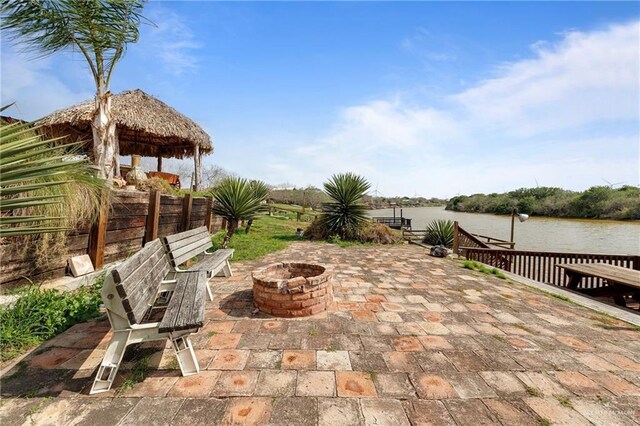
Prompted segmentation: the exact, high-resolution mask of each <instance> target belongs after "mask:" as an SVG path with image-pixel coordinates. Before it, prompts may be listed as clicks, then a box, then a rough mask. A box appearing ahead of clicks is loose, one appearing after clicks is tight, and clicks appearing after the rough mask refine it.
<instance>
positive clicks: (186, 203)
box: [181, 194, 193, 232]
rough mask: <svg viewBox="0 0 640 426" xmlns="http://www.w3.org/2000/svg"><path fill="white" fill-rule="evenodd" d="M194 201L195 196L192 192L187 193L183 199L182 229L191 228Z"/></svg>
mask: <svg viewBox="0 0 640 426" xmlns="http://www.w3.org/2000/svg"><path fill="white" fill-rule="evenodd" d="M192 203H193V197H192V196H191V194H187V195H185V196H184V198H183V199H182V228H181V231H182V232H184V231H187V230H189V225H191V206H192Z"/></svg>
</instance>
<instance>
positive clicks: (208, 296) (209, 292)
mask: <svg viewBox="0 0 640 426" xmlns="http://www.w3.org/2000/svg"><path fill="white" fill-rule="evenodd" d="M205 287H206V288H207V298H208V299H209V301H212V300H213V292H212V291H211V286H210V285H209V280H207V284H206V285H205Z"/></svg>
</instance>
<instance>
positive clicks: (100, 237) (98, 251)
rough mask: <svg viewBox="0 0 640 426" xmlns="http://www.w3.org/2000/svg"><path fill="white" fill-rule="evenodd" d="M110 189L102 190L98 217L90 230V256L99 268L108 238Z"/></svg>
mask: <svg viewBox="0 0 640 426" xmlns="http://www.w3.org/2000/svg"><path fill="white" fill-rule="evenodd" d="M109 196H110V190H109V189H105V190H103V191H102V195H101V197H100V212H99V213H98V219H97V220H96V221H95V222H94V223H93V224H92V225H91V231H90V232H89V250H88V251H89V257H90V258H91V261H92V262H93V267H94V268H95V269H96V270H98V269H101V268H102V266H103V265H104V246H105V243H106V239H107V220H108V216H109Z"/></svg>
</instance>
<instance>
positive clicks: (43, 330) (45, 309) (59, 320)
mask: <svg viewBox="0 0 640 426" xmlns="http://www.w3.org/2000/svg"><path fill="white" fill-rule="evenodd" d="M101 287H102V283H101V280H100V282H99V283H97V284H95V285H93V286H90V287H81V288H80V289H79V290H77V291H74V292H66V293H61V292H59V291H57V290H42V289H40V288H37V287H32V288H30V289H29V290H28V291H27V292H25V293H24V294H23V295H22V296H21V297H20V298H19V299H18V300H17V301H16V302H15V303H14V304H13V305H12V306H10V307H6V308H1V309H0V352H1V359H2V361H6V360H8V359H11V358H14V357H15V356H17V355H19V354H20V353H21V352H23V351H24V350H26V349H28V348H30V347H33V346H36V345H38V344H40V343H42V342H44V341H45V340H47V339H50V338H51V337H53V336H55V335H57V334H60V333H62V332H63V331H64V330H66V329H67V328H69V327H71V326H72V325H74V324H76V323H79V322H84V321H86V320H87V319H89V318H92V317H95V316H98V315H100V314H99V312H98V306H99V305H100V303H101V301H102V299H101V296H100V288H101Z"/></svg>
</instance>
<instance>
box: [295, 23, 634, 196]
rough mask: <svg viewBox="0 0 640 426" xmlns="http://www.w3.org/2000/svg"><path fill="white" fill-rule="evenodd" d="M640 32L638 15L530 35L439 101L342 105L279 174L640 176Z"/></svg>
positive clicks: (439, 182) (490, 180)
mask: <svg viewBox="0 0 640 426" xmlns="http://www.w3.org/2000/svg"><path fill="white" fill-rule="evenodd" d="M639 37H640V23H638V22H633V23H628V24H624V25H615V26H611V27H609V28H607V29H605V30H600V31H594V32H590V33H584V32H577V31H572V32H569V33H567V34H565V36H564V38H563V39H562V41H561V42H559V43H558V44H554V45H547V44H544V43H536V44H535V45H534V46H532V51H533V57H532V58H530V59H525V60H521V61H518V62H513V63H508V64H503V65H501V66H500V67H499V68H498V69H497V70H496V71H495V76H494V77H493V78H491V79H489V80H486V81H481V82H479V83H477V84H476V85H474V86H472V87H471V88H470V89H468V90H466V91H464V92H462V93H458V94H453V95H451V96H449V97H448V98H447V101H448V103H447V106H446V107H439V108H433V107H421V106H414V105H409V104H408V103H407V102H406V101H404V100H403V99H402V98H394V99H392V100H376V101H372V102H368V103H365V104H362V105H356V106H351V107H348V108H345V109H343V110H342V111H341V114H340V117H339V120H338V123H337V124H336V125H335V126H334V127H333V129H332V130H331V131H329V132H328V133H327V134H326V135H324V136H322V137H318V138H316V139H315V140H313V142H312V143H309V144H307V145H305V146H302V147H300V148H298V149H297V150H295V151H294V153H293V155H294V156H299V157H302V158H304V163H303V164H304V166H303V167H304V173H303V174H302V176H300V172H298V171H294V169H296V168H298V167H300V166H297V165H296V163H294V162H289V164H292V166H290V168H289V174H287V175H286V176H287V178H288V179H289V180H292V178H291V177H290V176H294V177H295V176H296V175H297V176H299V177H303V178H306V180H300V181H296V182H299V183H300V184H302V183H303V182H305V183H314V184H319V183H320V182H322V181H323V180H326V178H327V177H328V175H330V174H331V173H333V172H335V171H345V170H350V171H354V172H357V173H361V174H363V175H365V176H366V177H368V178H369V179H370V180H371V181H372V182H379V184H380V190H381V191H382V192H383V193H384V194H385V195H392V194H398V193H402V194H406V195H412V194H414V192H418V193H419V194H422V195H430V196H452V195H455V194H456V193H471V192H478V191H488V192H494V191H497V190H508V189H512V188H515V187H518V186H532V185H534V184H535V180H536V179H537V180H538V181H539V182H540V184H541V185H549V186H563V187H567V188H571V189H584V188H585V187H587V186H590V185H597V184H601V183H602V179H603V178H605V179H609V180H612V181H616V182H618V181H624V182H627V183H629V184H638V177H639V174H638V173H639V170H638V160H639V159H638V138H639V137H640V135H639V120H640V119H639V115H640V113H639V105H640V97H639V93H640V82H639V81H638V79H639V75H640V66H639V61H640V46H639V43H638V39H639ZM407 43H408V42H407ZM593 129H596V130H597V132H596V131H594V130H593ZM594 132H595V133H594ZM603 134H604V136H603ZM585 135H586V136H585Z"/></svg>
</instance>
